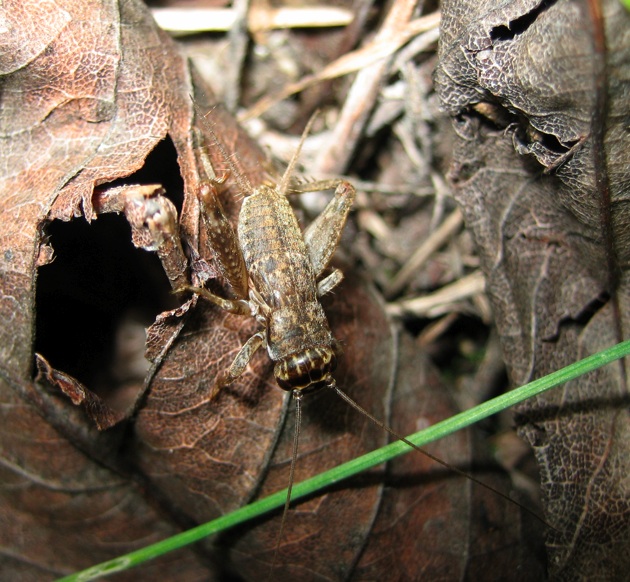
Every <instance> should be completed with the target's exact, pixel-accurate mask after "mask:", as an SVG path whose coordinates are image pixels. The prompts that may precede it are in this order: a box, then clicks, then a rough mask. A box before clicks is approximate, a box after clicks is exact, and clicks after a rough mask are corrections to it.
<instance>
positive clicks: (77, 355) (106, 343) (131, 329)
mask: <svg viewBox="0 0 630 582" xmlns="http://www.w3.org/2000/svg"><path fill="white" fill-rule="evenodd" d="M152 168H156V170H155V171H152ZM161 179H164V180H165V181H167V180H168V184H169V189H168V190H167V193H168V194H171V193H174V194H175V195H174V202H175V203H176V204H177V205H178V206H179V207H181V192H182V190H183V188H182V181H181V178H180V176H179V169H178V167H177V163H176V156H175V152H174V148H173V146H172V144H170V142H167V143H165V144H162V145H160V146H159V147H158V148H156V150H155V151H154V152H152V154H151V155H150V156H149V157H148V158H147V162H146V164H145V167H144V168H143V169H142V170H140V171H139V172H138V173H136V174H133V175H131V176H129V177H128V178H126V179H125V180H124V181H120V180H119V181H116V184H115V185H121V184H124V183H127V184H138V183H161V182H160V180H161ZM108 186H109V185H108ZM46 234H47V235H48V242H49V244H50V245H52V247H53V249H54V260H53V261H52V262H51V263H50V264H48V265H45V266H43V267H40V269H39V272H38V278H37V296H36V314H37V318H36V340H35V350H36V351H37V352H38V353H41V354H42V355H43V356H44V357H45V358H46V359H47V360H48V361H49V362H50V364H51V365H52V366H53V367H54V368H56V369H58V370H60V371H63V372H65V373H67V374H69V375H71V376H73V377H75V378H76V379H77V380H79V381H80V382H81V383H83V384H84V385H85V386H86V387H87V388H89V389H90V390H92V391H93V392H96V393H97V394H98V395H99V396H101V397H102V398H105V399H107V400H108V401H109V402H110V404H111V405H113V406H114V407H116V405H117V404H119V405H122V406H125V405H126V404H127V403H128V402H129V400H130V399H132V398H133V396H134V394H135V393H136V391H137V390H138V389H139V388H140V387H141V385H142V381H143V378H144V375H145V373H146V370H147V369H148V362H147V361H146V360H145V359H144V348H145V328H146V327H148V326H149V325H151V324H152V323H153V322H154V321H155V317H156V315H157V314H159V313H160V312H162V311H165V310H167V309H171V308H173V307H175V306H176V305H177V301H176V299H175V297H174V296H173V295H172V294H171V292H170V285H169V283H168V280H167V278H166V275H165V273H164V271H163V269H162V266H161V264H160V261H159V259H158V258H157V256H156V255H155V254H154V253H150V252H147V251H144V250H140V249H136V248H135V247H134V246H133V244H132V242H131V228H130V227H129V224H128V223H127V221H126V219H125V217H124V216H122V215H114V214H104V215H101V216H99V217H98V218H97V219H96V220H94V221H93V222H92V223H88V222H87V221H86V220H85V219H83V218H77V219H75V220H72V221H70V222H62V221H53V222H51V223H50V224H49V225H48V226H47V228H46Z"/></svg>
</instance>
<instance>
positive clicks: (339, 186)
mask: <svg viewBox="0 0 630 582" xmlns="http://www.w3.org/2000/svg"><path fill="white" fill-rule="evenodd" d="M309 128H310V123H309V125H308V126H307V128H306V130H305V132H304V134H303V136H302V140H301V141H300V145H299V146H298V149H297V151H296V153H295V155H294V156H293V159H292V160H291V162H290V164H289V166H288V167H287V169H286V171H285V174H284V176H283V178H282V180H281V182H280V183H279V184H277V185H276V184H269V183H266V184H262V185H260V186H258V187H256V188H253V187H252V185H251V184H250V183H249V181H248V180H247V178H246V177H245V176H244V175H242V174H240V173H239V172H238V171H237V169H236V167H234V165H233V164H231V161H230V158H229V156H228V155H227V152H225V151H224V149H223V146H222V145H221V144H220V142H219V141H218V140H217V139H216V136H214V134H213V133H212V132H211V131H210V133H211V135H212V136H213V139H214V140H215V146H216V147H217V148H219V149H220V150H221V151H222V153H223V157H224V159H225V160H226V162H227V163H228V164H229V165H230V170H231V171H232V174H233V175H234V178H235V179H236V182H237V183H238V186H239V189H240V192H241V194H242V195H243V203H242V206H241V209H240V212H239V217H238V223H237V229H236V231H237V232H234V229H233V228H232V226H231V225H230V222H229V221H228V219H227V218H226V216H225V213H224V211H223V208H222V205H221V202H220V200H219V195H218V186H220V185H221V184H223V182H224V181H225V179H226V178H217V177H216V175H215V174H214V171H213V170H212V168H211V167H210V166H209V165H208V164H207V163H205V159H204V158H202V159H201V162H202V163H201V164H200V166H201V167H206V174H207V176H208V179H207V180H204V181H202V183H201V184H200V187H199V190H198V194H199V202H200V205H201V216H202V220H203V222H204V225H205V228H206V233H207V238H208V241H210V243H211V244H212V248H213V250H214V254H215V262H216V264H217V266H218V268H219V270H220V271H221V273H222V275H223V278H224V279H225V281H226V282H227V283H228V284H229V286H230V288H231V290H232V292H233V294H234V295H235V296H236V299H226V298H223V297H219V296H217V295H215V294H214V293H211V292H210V291H208V290H207V289H202V288H196V287H188V289H189V290H191V291H193V292H195V293H197V294H199V295H201V296H202V297H205V298H206V299H208V300H210V301H212V302H213V303H214V304H215V305H218V306H219V307H221V308H222V309H225V310H227V311H230V312H232V313H238V314H241V315H249V316H253V317H255V318H256V320H257V321H258V323H259V324H260V326H261V329H260V331H258V332H257V333H255V334H254V335H253V336H252V337H250V338H249V340H247V342H246V343H245V344H244V345H243V347H242V348H241V350H240V351H239V353H238V354H237V355H236V357H235V358H234V361H233V362H232V364H231V365H230V367H229V369H228V370H227V372H226V373H224V374H221V375H220V376H219V377H218V378H217V380H216V382H215V386H214V389H213V395H214V394H216V392H217V391H218V390H219V389H220V388H221V387H222V386H225V385H227V384H229V383H231V382H233V381H234V380H236V379H237V378H238V377H239V376H241V375H242V374H243V372H244V371H245V369H246V367H247V365H248V363H249V361H250V360H251V358H252V356H253V355H254V353H255V352H256V350H258V349H259V348H261V347H263V346H264V347H266V348H267V352H268V354H269V357H270V359H271V360H272V361H273V362H274V364H275V366H274V376H275V378H276V381H277V383H278V385H279V386H280V387H281V388H282V389H284V390H287V391H290V392H292V393H293V395H294V396H296V397H298V396H300V395H301V394H304V393H306V392H312V391H314V390H316V389H318V388H322V387H324V386H329V387H335V386H336V385H335V380H334V378H333V375H332V372H333V370H334V369H335V366H336V363H337V357H336V355H337V354H336V352H337V350H336V346H337V342H336V341H335V339H334V338H333V336H332V333H331V331H330V327H329V325H328V320H327V319H326V314H325V313H324V310H323V308H322V306H321V303H320V301H319V300H320V297H322V296H323V295H325V294H326V293H328V292H329V291H331V290H332V289H334V288H335V287H336V286H337V285H338V284H339V283H340V282H341V280H342V279H343V275H342V274H341V271H339V269H332V271H331V272H330V273H329V274H328V275H326V276H323V275H324V271H325V270H326V269H327V267H328V264H329V263H330V260H331V259H332V256H333V254H334V252H335V249H336V248H337V246H338V245H339V239H340V238H341V233H342V231H343V227H344V225H345V223H346V219H347V217H348V213H349V212H350V209H351V207H352V203H353V201H354V196H355V190H354V188H353V187H352V185H351V184H350V183H348V182H346V181H344V180H323V181H318V182H314V183H305V184H298V185H291V186H290V185H289V184H290V181H291V173H292V171H293V168H294V166H295V162H296V159H297V156H298V154H299V152H300V149H301V146H302V143H303V142H304V138H305V136H306V134H307V132H308V129H309ZM332 188H334V189H335V194H334V196H333V198H332V200H330V202H329V203H328V204H327V206H326V208H324V210H323V212H322V213H321V214H320V215H319V216H318V217H317V218H316V219H315V220H314V221H313V222H312V223H311V224H310V225H309V227H308V228H307V229H306V230H305V231H302V230H301V228H300V225H299V224H298V221H297V218H296V216H295V213H294V211H293V208H291V205H290V204H289V201H288V200H287V193H288V192H290V193H299V192H312V191H319V190H328V189H332ZM322 277H323V278H322Z"/></svg>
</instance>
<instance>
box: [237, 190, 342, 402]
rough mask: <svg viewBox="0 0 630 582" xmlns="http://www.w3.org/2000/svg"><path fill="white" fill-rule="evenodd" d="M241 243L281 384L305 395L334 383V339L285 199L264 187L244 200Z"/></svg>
mask: <svg viewBox="0 0 630 582" xmlns="http://www.w3.org/2000/svg"><path fill="white" fill-rule="evenodd" d="M238 240H239V246H240V248H241V251H242V253H243V258H244V259H245V265H246V267H247V271H248V273H249V277H250V281H251V284H252V287H253V288H254V289H255V290H256V291H257V293H258V295H260V298H261V299H262V300H263V305H262V310H261V311H262V313H261V315H263V317H264V318H265V327H266V330H267V334H266V335H267V337H266V344H267V351H268V353H269V357H270V358H271V360H272V361H273V362H275V368H274V375H275V377H276V381H277V382H278V385H279V386H280V387H281V388H283V389H284V390H289V391H291V390H301V391H304V392H306V391H312V390H313V389H315V388H317V387H320V386H321V385H324V384H326V383H330V382H331V381H332V375H331V373H332V371H333V369H334V367H335V364H336V357H335V350H334V339H333V336H332V334H331V332H330V328H329V326H328V321H327V319H326V315H325V313H324V310H323V309H322V306H321V304H320V302H319V298H318V296H317V281H316V277H315V273H314V271H313V266H312V264H311V260H310V259H309V254H308V252H307V248H306V244H305V243H304V239H303V237H302V231H301V230H300V227H299V225H298V222H297V220H296V218H295V214H294V212H293V209H292V208H291V206H290V204H289V202H288V200H287V199H286V196H284V195H282V194H280V193H279V192H278V191H277V189H275V188H271V187H269V186H260V187H259V188H257V189H256V191H255V193H254V194H253V195H252V196H249V197H247V198H245V200H244V201H243V206H242V208H241V212H240V217H239V223H238Z"/></svg>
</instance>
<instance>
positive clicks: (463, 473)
mask: <svg viewBox="0 0 630 582" xmlns="http://www.w3.org/2000/svg"><path fill="white" fill-rule="evenodd" d="M327 387H328V388H332V389H333V391H334V392H335V393H336V394H337V395H338V396H339V397H340V398H341V399H343V400H345V401H346V402H347V403H348V404H349V405H350V406H352V408H354V409H355V410H357V411H358V412H360V413H361V414H364V415H365V416H366V417H367V418H369V419H370V420H371V421H372V422H373V423H374V424H375V425H377V426H379V427H381V428H382V429H383V430H386V431H387V432H388V433H389V434H391V435H392V436H393V437H394V438H396V439H398V440H399V441H402V442H403V443H405V444H406V445H407V446H409V447H411V448H412V449H414V450H416V451H418V452H419V453H422V454H423V455H425V456H427V457H429V459H431V460H432V461H435V462H436V463H438V464H440V465H442V466H443V467H445V468H446V469H449V470H450V471H453V472H454V473H457V474H458V475H461V476H462V477H466V478H467V479H470V480H471V481H472V482H473V483H477V485H480V486H481V487H484V488H485V489H489V490H490V491H492V492H493V493H496V494H497V495H498V496H499V497H502V498H503V499H505V500H506V501H510V502H511V503H514V504H515V505H517V506H518V507H520V508H521V509H522V510H523V511H526V512H527V513H529V514H530V515H531V516H532V517H535V518H536V519H537V520H538V521H540V522H541V523H542V524H543V525H545V526H547V527H548V528H550V529H553V530H555V531H559V530H557V529H556V528H555V527H553V526H552V525H551V524H549V523H547V522H546V521H545V520H544V519H543V518H542V517H540V515H538V514H537V513H536V512H535V511H534V510H532V509H530V508H529V507H526V506H525V505H523V504H521V503H519V502H518V501H516V500H515V499H512V498H511V497H509V496H508V495H506V494H505V493H502V492H501V491H499V490H498V489H495V488H494V487H492V485H488V484H487V483H484V482H483V481H480V480H479V479H477V478H476V477H473V476H472V475H470V474H469V473H466V471H462V470H461V469H458V468H457V467H455V466H453V465H450V464H449V463H447V462H446V461H443V460H442V459H440V458H438V457H436V456H435V455H433V454H432V453H429V452H428V451H427V450H425V449H422V448H420V447H419V446H417V445H414V444H413V443H412V442H411V441H410V440H408V439H406V438H405V437H404V436H402V435H400V434H398V433H397V432H396V431H395V430H394V429H393V428H390V427H389V426H387V425H386V424H385V423H384V422H381V421H380V420H379V419H378V418H376V417H375V416H372V415H371V414H370V413H369V412H368V411H367V410H365V408H363V407H362V406H361V405H360V404H358V403H357V402H355V401H354V400H353V399H352V398H350V396H348V395H347V394H346V393H345V392H343V391H342V390H341V389H340V388H339V387H338V386H337V384H336V383H335V382H334V381H332V382H331V383H330V384H328V385H327Z"/></svg>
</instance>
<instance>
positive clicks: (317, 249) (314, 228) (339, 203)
mask: <svg viewBox="0 0 630 582" xmlns="http://www.w3.org/2000/svg"><path fill="white" fill-rule="evenodd" d="M329 188H336V189H335V196H334V198H333V199H332V200H331V201H330V202H329V203H328V205H327V206H326V208H324V210H323V211H322V213H321V214H320V215H319V216H318V217H317V218H316V219H315V220H314V221H313V222H312V223H311V225H310V226H309V227H308V228H307V229H306V230H305V231H304V242H305V243H306V249H307V251H308V256H309V258H310V260H311V264H312V265H313V270H314V271H315V277H316V278H319V277H320V276H321V274H322V273H323V271H324V269H325V268H326V267H327V266H328V263H329V262H330V259H331V258H332V256H333V253H334V252H335V249H336V248H337V246H338V245H339V239H340V238H341V233H342V231H343V227H344V225H345V224H346V219H347V218H348V213H349V212H350V208H352V203H353V202H354V195H355V189H354V187H353V186H352V185H351V184H350V183H349V182H346V181H345V180H326V181H322V182H315V183H311V184H304V185H302V186H301V187H300V188H299V192H316V191H319V190H327V189H329ZM331 288H332V287H331ZM328 290H330V289H328Z"/></svg>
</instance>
